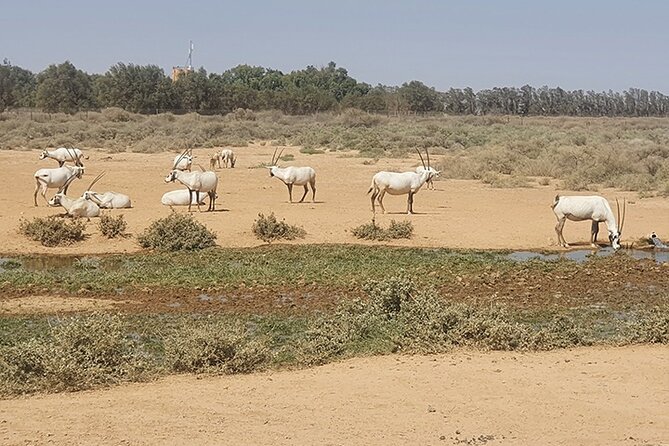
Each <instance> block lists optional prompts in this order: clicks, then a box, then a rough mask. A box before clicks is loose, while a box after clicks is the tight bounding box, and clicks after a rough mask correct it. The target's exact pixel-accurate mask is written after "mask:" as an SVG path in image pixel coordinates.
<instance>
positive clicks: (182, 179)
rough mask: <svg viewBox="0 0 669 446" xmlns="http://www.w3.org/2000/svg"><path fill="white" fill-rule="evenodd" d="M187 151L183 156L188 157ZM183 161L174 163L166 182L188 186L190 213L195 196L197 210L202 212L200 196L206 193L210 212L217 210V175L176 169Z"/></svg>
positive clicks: (208, 172)
mask: <svg viewBox="0 0 669 446" xmlns="http://www.w3.org/2000/svg"><path fill="white" fill-rule="evenodd" d="M186 152H187V150H185V151H184V152H183V153H182V154H181V156H182V157H183V156H186ZM179 161H181V159H177V160H175V162H174V167H173V168H172V171H171V172H170V173H169V174H167V176H166V177H165V182H166V183H170V182H173V181H178V182H179V183H181V184H183V185H184V186H186V188H187V189H188V193H189V197H190V200H189V203H188V212H190V209H191V203H192V202H193V195H195V203H197V209H198V211H199V210H200V194H201V193H206V194H207V195H209V208H208V209H207V210H208V211H213V210H215V208H216V188H217V187H218V177H217V176H216V173H214V172H211V171H207V172H183V171H181V170H177V169H176V165H177V164H178V163H179Z"/></svg>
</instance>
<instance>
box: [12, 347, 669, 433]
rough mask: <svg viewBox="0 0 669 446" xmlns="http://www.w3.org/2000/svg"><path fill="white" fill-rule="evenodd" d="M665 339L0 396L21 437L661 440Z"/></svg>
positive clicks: (667, 423)
mask: <svg viewBox="0 0 669 446" xmlns="http://www.w3.org/2000/svg"><path fill="white" fill-rule="evenodd" d="M667 365H669V347H666V346H663V347H662V346H639V347H626V348H583V349H575V350H566V351H564V350H563V351H553V352H546V353H531V354H521V353H502V352H492V353H478V352H463V351H460V352H456V353H454V354H451V355H439V356H428V357H422V356H415V357H403V356H387V357H377V358H366V359H355V360H350V361H345V362H341V363H338V364H332V365H328V366H323V367H318V368H314V369H310V370H300V371H293V372H290V371H287V372H277V373H264V374H256V375H249V376H222V377H205V378H202V379H197V378H195V377H192V376H180V377H172V378H167V379H163V380H160V381H158V382H155V383H148V384H134V385H125V386H121V387H117V388H113V389H109V390H101V391H90V392H80V393H74V394H59V395H48V396H38V397H32V398H26V399H18V400H9V401H7V400H5V401H0V442H1V443H2V444H8V445H23V444H47V443H53V444H175V445H176V444H230V445H238V444H267V445H279V444H286V445H292V444H332V445H335V444H346V445H351V444H360V445H376V444H378V445H389V444H412V445H413V444H421V445H429V444H432V445H439V444H469V445H483V444H489V445H498V444H499V445H529V444H541V445H577V444H588V445H660V444H663V445H666V444H669V411H668V410H667V407H669V374H667Z"/></svg>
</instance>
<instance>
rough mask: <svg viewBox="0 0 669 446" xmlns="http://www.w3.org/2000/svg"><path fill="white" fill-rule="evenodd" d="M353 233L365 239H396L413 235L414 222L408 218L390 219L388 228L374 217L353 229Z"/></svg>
mask: <svg viewBox="0 0 669 446" xmlns="http://www.w3.org/2000/svg"><path fill="white" fill-rule="evenodd" d="M351 233H352V234H353V235H354V236H356V237H357V238H359V239H364V240H378V241H384V240H396V239H401V238H411V237H412V236H413V223H411V222H410V221H408V220H405V221H399V222H398V221H395V220H390V225H389V226H388V229H385V228H383V227H382V226H380V225H377V224H376V220H375V219H372V221H371V222H370V223H365V224H362V225H360V226H356V227H355V228H353V229H351Z"/></svg>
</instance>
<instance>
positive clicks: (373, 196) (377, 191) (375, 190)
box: [371, 188, 379, 213]
mask: <svg viewBox="0 0 669 446" xmlns="http://www.w3.org/2000/svg"><path fill="white" fill-rule="evenodd" d="M378 195H379V190H378V189H377V188H374V191H373V192H372V197H371V201H372V213H376V208H375V207H374V201H375V200H376V197H377V196H378Z"/></svg>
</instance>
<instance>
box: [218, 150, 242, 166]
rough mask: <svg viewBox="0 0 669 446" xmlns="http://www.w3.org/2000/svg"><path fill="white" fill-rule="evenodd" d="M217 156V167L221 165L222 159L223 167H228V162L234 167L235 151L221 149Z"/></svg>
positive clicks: (235, 160)
mask: <svg viewBox="0 0 669 446" xmlns="http://www.w3.org/2000/svg"><path fill="white" fill-rule="evenodd" d="M219 156H220V157H219V162H218V167H221V160H222V161H223V164H224V165H225V167H228V164H230V168H232V169H234V168H235V163H236V162H237V157H236V156H235V152H233V151H232V150H231V149H223V150H221V154H220V155H219Z"/></svg>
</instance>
